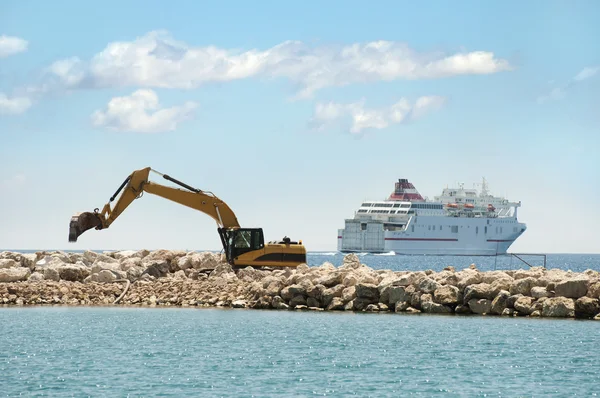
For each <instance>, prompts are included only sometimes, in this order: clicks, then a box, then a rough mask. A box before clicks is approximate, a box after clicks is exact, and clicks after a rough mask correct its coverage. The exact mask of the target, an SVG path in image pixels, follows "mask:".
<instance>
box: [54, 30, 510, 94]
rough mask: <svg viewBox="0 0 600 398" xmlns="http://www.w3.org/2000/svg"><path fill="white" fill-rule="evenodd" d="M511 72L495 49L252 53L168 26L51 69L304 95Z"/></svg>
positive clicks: (97, 80) (97, 79)
mask: <svg viewBox="0 0 600 398" xmlns="http://www.w3.org/2000/svg"><path fill="white" fill-rule="evenodd" d="M508 70H512V67H511V66H510V64H509V63H508V61H506V60H503V59H498V58H496V57H495V55H494V54H493V53H492V52H486V51H475V52H469V53H455V54H449V55H448V54H441V53H420V52H417V51H416V50H414V49H411V48H410V47H409V46H408V45H407V44H405V43H399V42H390V41H375V42H370V43H354V44H350V45H346V46H322V47H316V48H313V47H309V46H308V45H306V44H304V43H302V42H299V41H285V42H282V43H280V44H278V45H275V46H274V47H271V48H268V49H265V50H257V49H249V50H246V51H238V50H230V49H223V48H218V47H216V46H205V47H194V46H191V45H188V44H186V43H182V42H179V41H176V40H174V39H173V38H171V37H170V35H169V34H168V33H166V32H164V31H153V32H149V33H147V34H146V35H144V36H141V37H138V38H136V39H135V40H132V41H120V42H112V43H109V44H108V45H107V46H106V47H105V48H104V50H102V51H101V52H100V53H98V54H96V55H95V56H93V57H92V58H91V59H90V60H89V61H82V60H80V59H78V58H76V57H75V58H69V59H66V60H62V61H58V62H56V63H55V64H53V65H52V66H51V67H50V68H49V72H50V74H51V75H54V76H55V77H58V79H59V81H60V82H61V83H62V84H63V86H66V87H67V88H84V87H91V88H97V87H147V88H177V89H192V88H196V87H198V86H200V85H202V84H205V83H208V82H224V81H232V80H238V79H246V78H250V77H266V78H278V77H283V78H287V79H289V80H290V81H291V82H293V83H294V84H295V85H297V86H298V87H299V93H298V96H299V97H309V96H311V95H312V94H313V93H314V92H315V91H317V90H319V89H322V88H325V87H332V86H344V85H348V84H353V83H367V82H374V81H381V80H384V81H390V80H395V79H435V78H442V77H449V76H456V75H465V74H491V73H496V72H501V71H508Z"/></svg>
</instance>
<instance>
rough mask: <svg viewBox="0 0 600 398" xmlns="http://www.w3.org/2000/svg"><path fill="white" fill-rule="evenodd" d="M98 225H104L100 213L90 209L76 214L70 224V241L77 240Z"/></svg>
mask: <svg viewBox="0 0 600 398" xmlns="http://www.w3.org/2000/svg"><path fill="white" fill-rule="evenodd" d="M98 227H102V220H101V219H100V217H99V215H98V214H96V213H92V212H89V211H87V212H83V213H77V214H75V215H74V216H73V217H71V223H70V224H69V242H77V238H78V237H79V236H80V235H81V234H82V233H84V232H85V231H87V230H88V229H92V228H98Z"/></svg>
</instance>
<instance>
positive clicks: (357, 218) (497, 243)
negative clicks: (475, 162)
mask: <svg viewBox="0 0 600 398" xmlns="http://www.w3.org/2000/svg"><path fill="white" fill-rule="evenodd" d="M395 185H396V186H395V190H394V192H393V193H392V194H391V195H390V196H389V198H388V199H387V200H382V201H366V202H364V203H363V204H362V205H361V206H360V208H359V209H358V210H357V211H356V212H355V215H354V218H352V219H346V220H345V227H344V228H343V229H339V230H338V240H337V242H338V244H337V248H338V251H340V252H342V253H350V252H360V253H391V252H393V253H395V254H420V255H425V254H428V255H478V256H479V255H498V254H506V252H507V250H508V248H509V247H510V245H512V244H513V242H514V241H515V240H516V239H517V238H518V237H519V236H521V234H523V232H525V230H526V229H527V227H526V225H525V224H524V223H521V222H519V221H518V220H517V208H519V207H520V206H521V202H520V201H519V202H510V201H508V200H507V199H504V198H503V197H498V196H493V195H491V194H489V193H488V189H487V183H486V181H485V178H484V179H483V183H482V184H481V185H482V189H481V192H480V193H478V192H477V190H476V189H466V188H464V185H463V184H459V186H458V188H445V189H443V191H442V194H441V195H439V196H435V198H434V200H433V201H429V200H427V199H425V198H423V197H422V196H421V195H420V194H419V192H418V191H417V190H416V189H415V187H414V186H413V184H412V183H410V182H409V181H408V180H407V179H399V180H398V182H396V184H395Z"/></svg>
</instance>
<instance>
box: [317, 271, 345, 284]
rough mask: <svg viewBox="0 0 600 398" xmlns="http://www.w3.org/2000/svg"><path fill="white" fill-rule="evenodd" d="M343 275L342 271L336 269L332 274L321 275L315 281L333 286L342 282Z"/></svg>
mask: <svg viewBox="0 0 600 398" xmlns="http://www.w3.org/2000/svg"><path fill="white" fill-rule="evenodd" d="M342 276H343V274H342V273H341V272H336V271H334V272H332V273H330V274H326V275H324V276H321V277H320V278H318V279H317V280H316V281H315V282H316V283H317V284H319V285H323V286H325V287H333V286H336V285H339V284H340V283H342Z"/></svg>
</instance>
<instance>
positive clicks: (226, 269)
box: [209, 263, 237, 278]
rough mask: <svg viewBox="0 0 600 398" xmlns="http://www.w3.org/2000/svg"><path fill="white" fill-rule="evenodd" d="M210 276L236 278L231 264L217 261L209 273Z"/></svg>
mask: <svg viewBox="0 0 600 398" xmlns="http://www.w3.org/2000/svg"><path fill="white" fill-rule="evenodd" d="M209 277H210V278H222V277H228V278H237V276H236V275H235V273H234V272H233V268H231V264H228V263H219V264H218V265H217V266H216V267H215V269H214V270H213V271H212V272H211V273H210V275H209Z"/></svg>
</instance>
